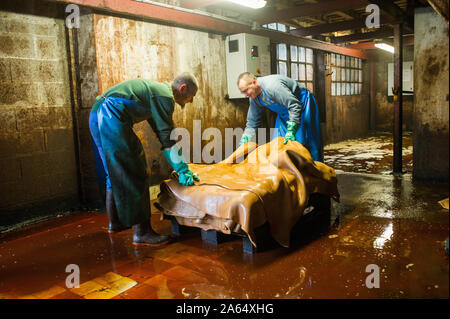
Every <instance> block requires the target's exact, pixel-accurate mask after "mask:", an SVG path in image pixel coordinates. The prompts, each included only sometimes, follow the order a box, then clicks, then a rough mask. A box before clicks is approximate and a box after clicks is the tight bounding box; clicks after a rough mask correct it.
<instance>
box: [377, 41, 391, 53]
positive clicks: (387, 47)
mask: <svg viewBox="0 0 450 319" xmlns="http://www.w3.org/2000/svg"><path fill="white" fill-rule="evenodd" d="M375 47H377V48H378V49H381V50H384V51H388V52H391V53H394V47H393V46H392V45H389V44H386V43H375Z"/></svg>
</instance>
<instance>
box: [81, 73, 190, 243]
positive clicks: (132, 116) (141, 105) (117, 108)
mask: <svg viewBox="0 0 450 319" xmlns="http://www.w3.org/2000/svg"><path fill="white" fill-rule="evenodd" d="M197 89H198V84H197V82H196V80H195V78H194V77H193V76H192V75H190V74H188V73H183V74H181V75H179V76H177V77H176V78H175V79H174V80H173V82H172V83H171V84H169V83H168V82H156V81H151V80H145V79H133V80H128V81H124V82H122V83H119V84H117V85H115V86H113V87H111V88H110V89H108V90H107V91H106V92H105V93H104V94H103V95H102V96H99V97H97V99H96V102H95V104H94V105H93V107H92V110H91V114H90V118H89V128H90V131H91V135H92V139H93V141H94V143H93V144H94V154H95V155H97V156H98V157H100V159H98V158H97V161H96V162H97V164H98V165H100V166H102V167H101V168H100V169H99V168H98V165H97V170H98V171H99V170H100V171H101V170H103V174H99V175H103V177H104V182H105V184H106V185H105V187H106V211H107V214H108V217H109V229H108V232H110V233H114V232H119V231H122V230H125V229H129V228H130V227H132V228H133V244H134V245H141V244H142V245H150V246H158V245H162V244H165V243H167V242H169V236H165V235H164V236H163V235H160V234H157V233H156V232H155V231H154V230H153V229H152V227H151V224H150V195H149V181H148V177H149V176H148V171H147V161H146V158H145V153H144V148H143V147H142V144H141V141H140V140H139V138H138V137H137V136H136V134H135V133H134V132H133V125H134V124H135V123H139V122H142V121H147V122H148V123H149V124H150V126H151V128H152V129H153V131H154V132H155V133H156V136H157V137H158V140H159V142H160V143H161V145H162V148H161V150H162V152H163V154H164V156H165V157H166V159H167V160H168V162H169V163H170V165H171V166H172V167H173V169H174V170H175V171H176V172H177V173H178V181H179V182H180V183H181V184H183V185H186V186H190V185H193V184H194V181H199V179H198V177H197V176H196V175H195V174H194V173H193V172H192V171H190V170H189V168H188V166H187V164H186V163H185V161H184V158H183V155H182V154H181V151H180V150H179V149H178V148H177V146H176V145H175V142H174V141H172V140H171V139H170V133H171V131H172V129H173V128H174V127H173V126H174V125H173V121H172V114H173V111H174V108H175V102H176V103H177V104H179V105H180V106H181V107H184V105H185V104H186V103H191V102H192V101H193V98H194V96H195V94H196V93H197Z"/></svg>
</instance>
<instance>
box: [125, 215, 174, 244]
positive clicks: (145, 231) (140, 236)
mask: <svg viewBox="0 0 450 319" xmlns="http://www.w3.org/2000/svg"><path fill="white" fill-rule="evenodd" d="M170 240H171V238H170V236H167V235H160V234H158V233H156V232H155V231H154V230H153V229H152V227H151V225H150V222H149V221H147V222H144V223H141V224H136V225H133V245H145V246H152V247H157V246H162V245H165V244H167V243H169V242H170Z"/></svg>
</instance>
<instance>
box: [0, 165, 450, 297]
mask: <svg viewBox="0 0 450 319" xmlns="http://www.w3.org/2000/svg"><path fill="white" fill-rule="evenodd" d="M338 186H339V191H340V193H341V203H340V204H337V203H334V204H333V212H332V219H331V221H330V224H331V227H330V229H329V230H328V231H327V232H325V233H322V234H306V233H305V234H296V235H298V239H296V240H295V241H294V242H293V243H292V245H291V247H290V248H283V247H280V246H276V245H275V246H273V247H268V248H267V249H266V250H265V251H262V252H258V253H256V254H253V255H251V254H245V253H243V251H242V241H241V240H240V239H239V238H236V239H234V240H231V241H227V242H224V243H221V244H219V245H216V246H215V245H211V244H206V243H204V242H203V241H202V240H201V237H200V233H199V231H198V230H194V231H193V232H190V233H187V234H185V235H183V236H182V237H180V238H178V239H177V240H176V241H175V242H173V243H171V244H169V245H166V246H163V247H159V248H151V247H136V246H133V245H132V231H131V230H127V231H124V232H122V233H119V234H114V235H109V234H108V233H107V231H106V230H107V225H108V221H107V216H106V214H99V213H89V212H80V213H74V214H72V215H70V216H65V217H61V218H58V219H55V220H52V221H49V222H46V223H42V224H40V225H37V226H36V227H32V228H29V229H27V230H24V231H21V232H16V233H10V234H4V235H3V236H2V237H0V298H152V299H153V298H165V299H171V298H281V299H287V298H448V297H449V290H448V283H449V271H448V270H449V269H448V255H447V254H446V252H445V250H444V241H445V239H446V238H447V237H448V233H449V219H448V210H445V209H443V208H442V207H441V206H440V205H439V204H438V201H439V200H441V199H443V198H446V197H448V185H439V184H431V183H413V182H412V181H411V177H410V176H408V175H404V176H402V177H394V176H390V175H375V174H373V175H369V174H353V173H350V174H349V173H344V172H341V173H338ZM152 222H153V224H154V227H155V229H156V230H157V231H158V232H161V233H170V223H169V221H167V220H164V221H161V220H159V213H158V212H156V211H154V212H153V214H152ZM69 264H76V265H78V266H79V269H80V284H81V287H80V288H79V289H78V290H77V288H71V289H69V288H67V287H66V278H67V276H69V275H70V273H67V272H66V266H67V265H69ZM371 264H374V265H377V267H378V269H379V288H368V287H367V285H366V279H367V277H368V276H369V275H371V274H372V273H373V271H369V272H366V268H367V266H368V265H371Z"/></svg>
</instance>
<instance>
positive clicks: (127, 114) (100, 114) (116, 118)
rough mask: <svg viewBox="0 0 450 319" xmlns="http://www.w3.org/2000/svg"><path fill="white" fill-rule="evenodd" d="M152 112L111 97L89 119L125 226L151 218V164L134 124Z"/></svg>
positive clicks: (136, 104) (107, 181)
mask: <svg viewBox="0 0 450 319" xmlns="http://www.w3.org/2000/svg"><path fill="white" fill-rule="evenodd" d="M149 112H150V109H149V108H145V107H143V106H141V105H140V104H138V103H137V102H134V101H130V100H127V99H123V98H117V97H109V98H104V101H103V102H102V103H101V105H100V107H99V108H98V110H97V111H96V112H95V111H92V112H91V114H90V118H89V127H90V130H91V135H92V139H93V140H94V148H95V149H94V151H95V152H94V154H98V156H99V157H100V159H101V163H102V165H103V169H104V173H105V183H106V189H110V190H112V192H113V195H114V201H115V204H116V207H117V214H118V217H119V220H120V222H121V224H122V225H124V226H132V225H135V224H139V223H143V222H145V221H148V220H149V218H150V195H149V182H148V172H147V161H146V158H145V153H144V148H143V147H142V144H141V141H140V140H139V138H138V137H137V136H136V134H135V133H134V131H133V124H134V123H135V122H138V121H141V120H143V119H145V118H148V117H149V116H151V115H149ZM97 162H99V161H97ZM97 166H99V165H97Z"/></svg>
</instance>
